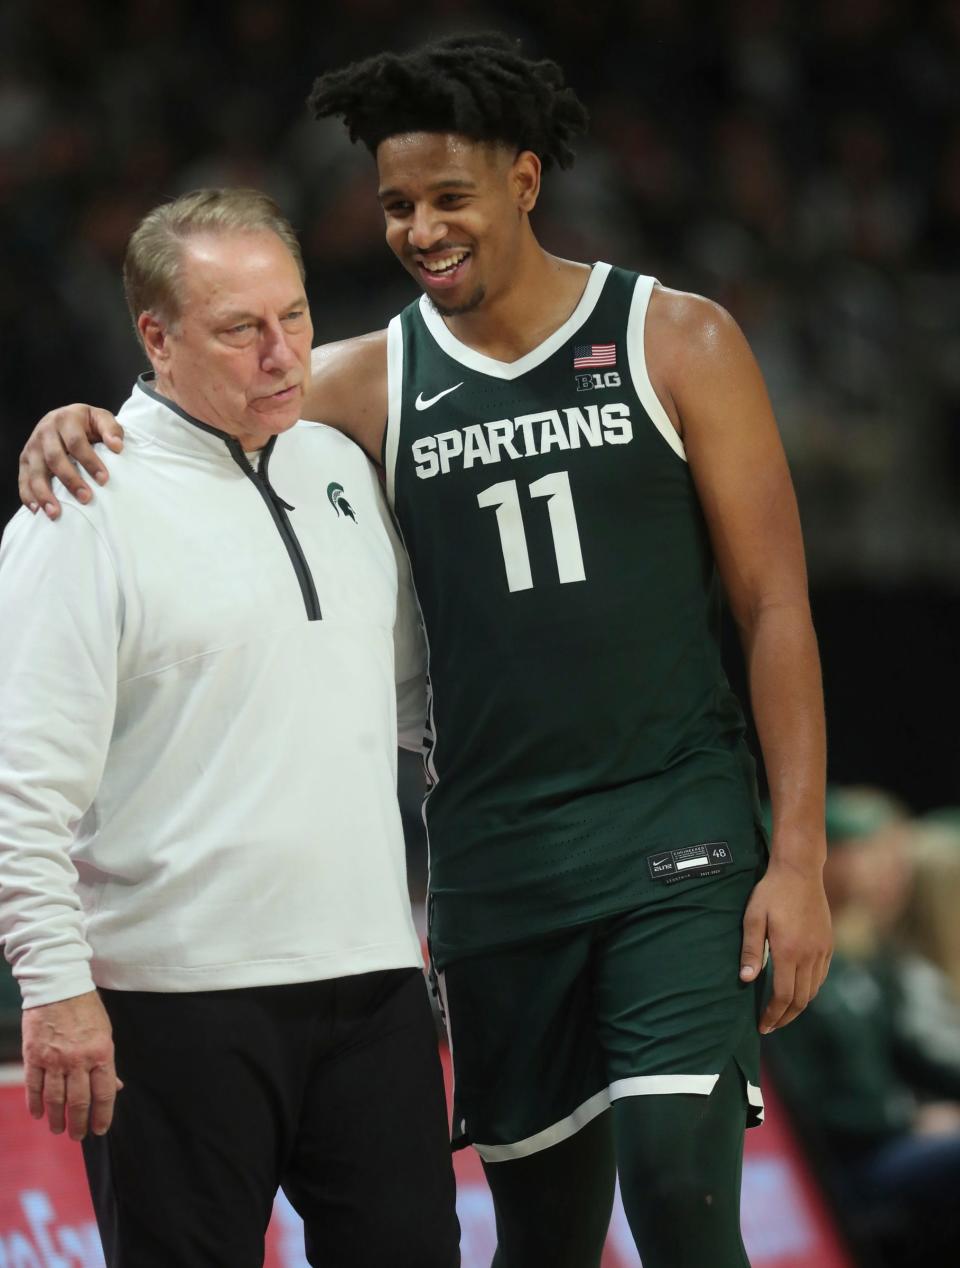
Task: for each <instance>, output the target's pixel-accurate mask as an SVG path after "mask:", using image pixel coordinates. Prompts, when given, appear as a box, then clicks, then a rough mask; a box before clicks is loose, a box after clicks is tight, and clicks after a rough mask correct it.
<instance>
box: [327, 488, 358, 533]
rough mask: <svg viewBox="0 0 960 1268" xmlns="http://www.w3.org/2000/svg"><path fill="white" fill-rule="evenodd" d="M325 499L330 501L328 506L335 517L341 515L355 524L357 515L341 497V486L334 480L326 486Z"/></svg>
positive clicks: (342, 496)
mask: <svg viewBox="0 0 960 1268" xmlns="http://www.w3.org/2000/svg"><path fill="white" fill-rule="evenodd" d="M327 497H328V498H329V499H330V505H331V506H332V507H333V509H334V510H335V511H336V513H337V515H338V516H340V515H343V516H344V517H345V518H346V519H350V520H353V522H354V524H356V522H357V513H356V511H355V510H354V509H353V507H352V506H351V505H350V503H349V502H348V501H347V499H346V498H345V497H344V495H343V485H342V484H337V482H336V480H334V481H333V482H332V483H331V484H328V485H327Z"/></svg>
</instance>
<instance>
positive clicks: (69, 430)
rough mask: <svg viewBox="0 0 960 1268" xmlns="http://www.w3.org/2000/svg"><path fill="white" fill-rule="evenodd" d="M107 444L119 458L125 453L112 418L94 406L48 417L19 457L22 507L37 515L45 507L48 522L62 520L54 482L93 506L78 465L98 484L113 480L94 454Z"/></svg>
mask: <svg viewBox="0 0 960 1268" xmlns="http://www.w3.org/2000/svg"><path fill="white" fill-rule="evenodd" d="M97 441H103V443H104V444H106V445H108V446H109V447H110V448H111V449H112V450H113V451H114V452H115V453H119V452H120V450H121V449H122V448H123V428H122V427H121V426H120V424H119V423H118V422H117V420H116V419H115V418H114V416H113V415H112V414H111V413H110V412H109V410H105V409H98V408H97V407H96V406H95V405H64V406H62V407H61V408H60V409H54V410H51V411H50V413H49V414H44V416H43V418H41V419H40V421H39V423H37V425H36V427H35V428H34V429H33V431H32V433H31V434H30V437H29V439H28V440H27V443H26V444H25V445H24V447H23V451H22V453H21V454H20V474H19V480H18V491H19V493H20V501H21V502H22V503H23V504H24V506H27V507H29V508H30V510H31V511H33V512H36V511H38V510H39V509H40V507H41V506H42V507H43V509H44V512H45V513H46V514H47V515H48V516H49V518H50V519H52V520H55V519H56V518H57V517H58V516H59V514H60V503H59V502H58V500H57V498H56V496H55V495H54V492H53V488H52V485H51V483H50V481H51V480H52V479H53V477H56V478H57V479H58V480H60V481H61V482H62V483H63V484H64V485H65V486H66V488H68V489H69V490H70V492H71V493H72V494H73V495H74V497H75V498H76V499H77V501H79V502H89V501H90V499H91V497H92V496H93V494H92V493H91V491H90V486H89V485H88V484H87V482H86V481H85V480H84V478H83V476H82V475H81V474H80V472H79V471H78V470H77V466H76V465H75V464H79V466H80V467H81V468H83V470H85V471H86V472H87V473H88V474H89V475H91V476H92V477H93V479H94V480H95V481H96V482H97V483H98V484H106V483H107V480H108V479H109V475H108V473H107V468H106V467H105V466H104V464H103V462H102V461H101V460H100V458H99V456H98V455H97V452H96V450H95V449H94V448H93V446H94V444H95V443H96V442H97Z"/></svg>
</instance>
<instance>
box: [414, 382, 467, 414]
mask: <svg viewBox="0 0 960 1268" xmlns="http://www.w3.org/2000/svg"><path fill="white" fill-rule="evenodd" d="M458 387H463V384H462V383H454V385H453V387H445V388H444V389H443V391H442V392H438V393H437V394H436V396H430V397H427V399H426V400H425V399H424V396H423V393H422V392H420V393H419V394H418V396H417V399H416V400H415V401H414V405H416V407H417V409H429V408H430V406H431V405H436V403H437V401H439V400H440V398H441V396H447V395H449V393H451V392H455V391H456V390H457V388H458Z"/></svg>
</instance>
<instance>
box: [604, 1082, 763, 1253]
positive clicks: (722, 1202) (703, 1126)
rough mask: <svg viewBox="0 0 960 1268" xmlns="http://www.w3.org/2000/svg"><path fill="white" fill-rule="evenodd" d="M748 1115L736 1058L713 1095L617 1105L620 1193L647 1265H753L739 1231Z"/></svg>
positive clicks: (657, 1098) (674, 1096)
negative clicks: (748, 1258)
mask: <svg viewBox="0 0 960 1268" xmlns="http://www.w3.org/2000/svg"><path fill="white" fill-rule="evenodd" d="M745 1117H746V1102H745V1097H744V1085H743V1078H742V1075H741V1073H740V1070H739V1068H738V1067H737V1064H736V1063H735V1062H734V1061H731V1062H730V1063H729V1065H728V1066H727V1067H726V1069H725V1070H724V1071H722V1072H721V1075H720V1078H719V1079H718V1080H717V1084H716V1086H715V1087H714V1089H713V1091H712V1092H711V1094H710V1095H709V1096H697V1095H689V1094H683V1093H678V1094H667V1095H652V1096H636V1097H623V1098H622V1099H620V1100H618V1101H616V1102H615V1103H614V1106H613V1119H614V1125H615V1135H616V1150H617V1165H618V1168H619V1171H620V1190H621V1194H622V1197H623V1204H624V1210H625V1211H626V1215H627V1219H628V1221H629V1224H630V1228H631V1231H632V1232H633V1235H634V1239H635V1241H636V1244H637V1249H638V1251H639V1253H640V1257H641V1259H642V1261H643V1264H644V1268H707V1265H709V1268H748V1260H747V1256H746V1252H745V1250H744V1246H743V1240H742V1237H741V1233H740V1181H741V1173H742V1162H743V1134H744V1122H745Z"/></svg>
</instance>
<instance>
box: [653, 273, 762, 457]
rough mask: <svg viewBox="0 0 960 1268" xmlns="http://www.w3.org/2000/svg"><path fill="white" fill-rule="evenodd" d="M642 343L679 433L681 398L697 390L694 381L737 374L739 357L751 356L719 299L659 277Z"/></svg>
mask: <svg viewBox="0 0 960 1268" xmlns="http://www.w3.org/2000/svg"><path fill="white" fill-rule="evenodd" d="M644 347H645V352H646V359H647V371H648V373H649V375H650V380H651V382H652V383H653V386H654V389H655V390H656V392H657V395H658V396H659V398H660V400H661V401H662V403H663V405H664V408H665V409H666V411H667V413H668V414H669V415H670V418H671V421H672V422H673V424H674V426H675V427H676V428H677V430H678V432H679V433H680V434H681V436H682V435H683V431H684V421H685V418H688V417H689V413H688V411H687V410H685V409H684V402H687V403H688V404H689V403H690V402H691V398H692V397H694V396H695V395H697V387H698V385H701V384H705V383H707V382H708V381H710V380H711V379H712V378H713V377H714V376H716V375H723V374H724V373H725V372H728V373H729V372H733V373H736V371H737V368H738V366H739V365H740V363H741V362H742V360H743V358H744V357H746V358H748V359H749V360H751V361H752V357H751V354H750V350H749V347H748V345H747V341H746V339H745V338H744V336H743V332H742V331H741V330H740V327H739V326H738V325H737V323H736V321H735V320H734V318H733V317H732V316H731V315H730V313H728V312H727V310H726V309H725V308H724V307H723V306H722V305H721V304H718V303H716V302H715V301H714V300H712V299H707V298H706V297H705V296H703V295H696V294H694V293H693V292H691V291H677V290H673V289H671V288H670V287H668V286H661V285H660V283H659V282H658V283H657V284H656V285H655V286H654V288H653V293H652V294H651V296H650V307H649V308H648V310H647V322H646V329H645V331H644Z"/></svg>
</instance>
